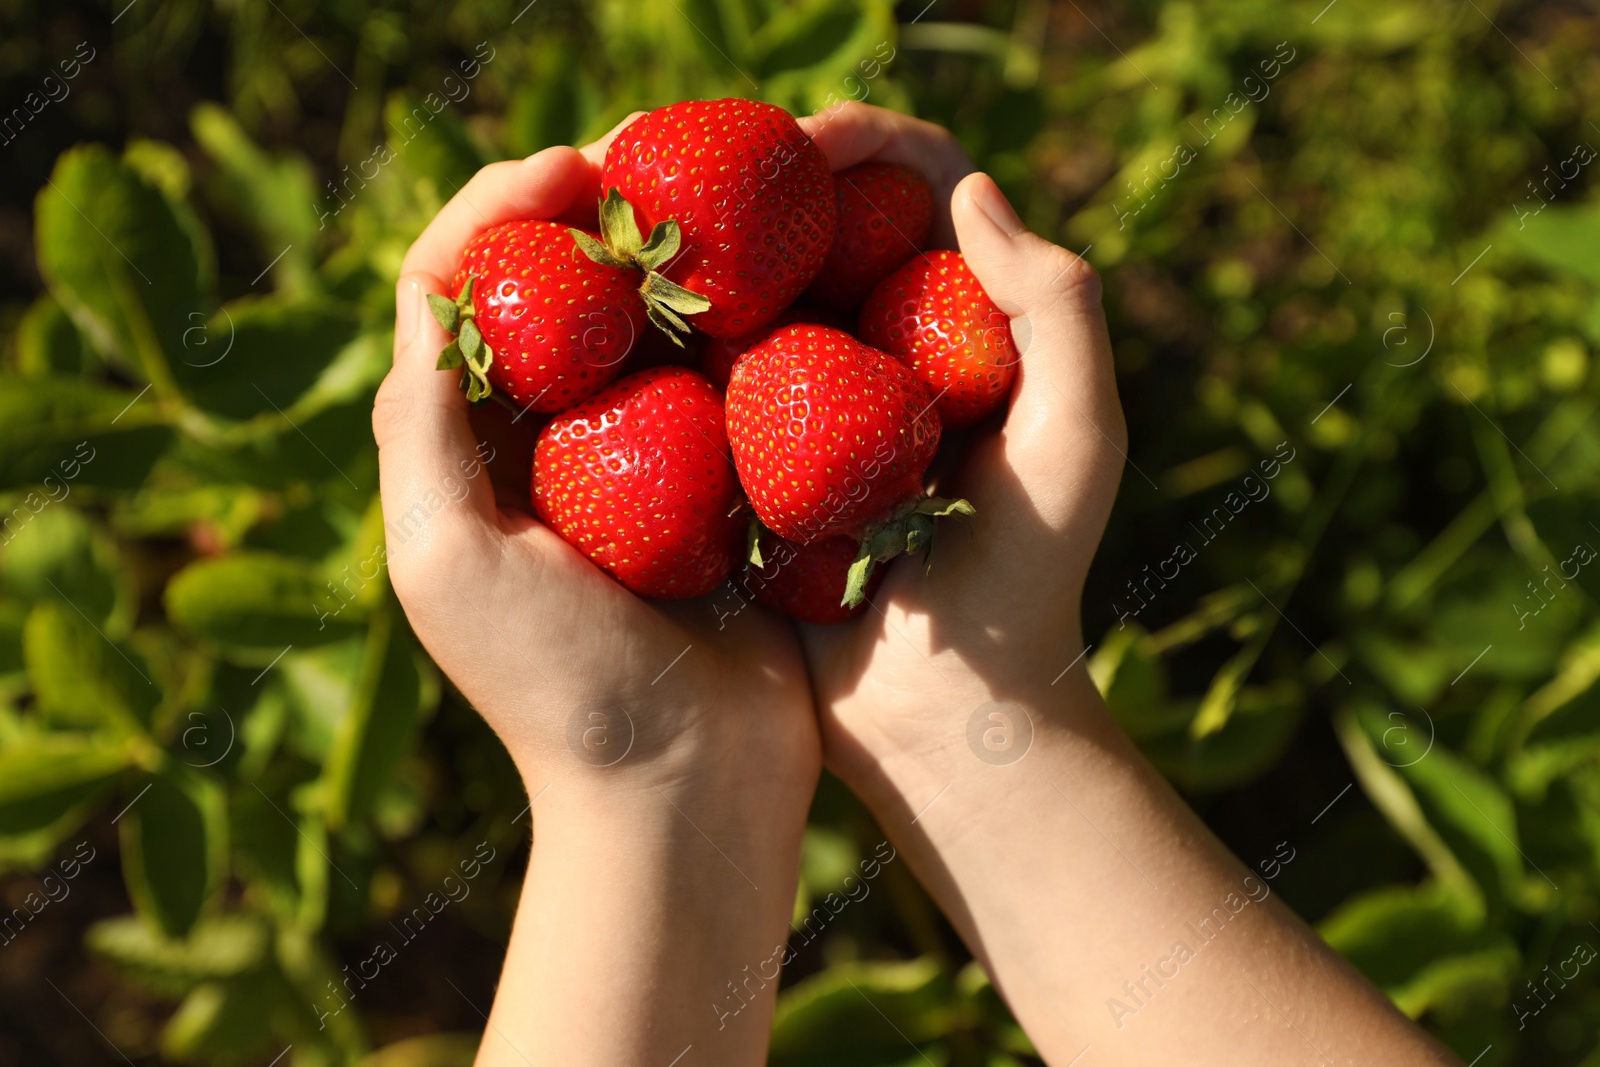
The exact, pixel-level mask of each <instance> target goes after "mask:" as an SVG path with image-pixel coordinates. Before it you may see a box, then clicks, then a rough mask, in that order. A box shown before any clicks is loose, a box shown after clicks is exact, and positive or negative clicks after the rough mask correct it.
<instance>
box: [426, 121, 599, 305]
mask: <svg viewBox="0 0 1600 1067" xmlns="http://www.w3.org/2000/svg"><path fill="white" fill-rule="evenodd" d="M599 187H600V175H599V171H598V169H597V168H596V167H595V166H594V165H593V164H591V163H590V162H589V160H588V159H587V158H585V157H584V156H583V155H582V154H581V153H580V152H578V150H577V149H575V148H568V147H567V146H565V145H561V146H558V147H555V148H546V149H545V150H544V151H542V152H537V153H535V154H534V155H531V156H529V157H528V158H527V159H520V160H508V161H506V162H504V163H491V164H489V165H488V166H487V167H484V168H483V169H482V170H480V171H478V173H477V174H474V175H473V176H472V180H471V181H469V182H467V184H466V185H465V186H463V187H462V188H461V189H460V190H459V191H458V192H457V193H456V194H455V196H453V197H451V198H450V202H449V203H448V204H446V205H445V206H444V208H443V209H442V210H441V211H440V212H439V214H438V215H437V216H435V217H434V220H433V221H432V222H431V223H429V224H428V228H427V229H426V230H424V231H422V236H421V237H418V238H417V240H416V242H415V243H414V244H412V246H411V248H410V249H409V250H408V251H407V252H406V258H405V261H404V262H403V263H402V264H401V267H400V270H401V273H410V272H414V271H426V272H428V273H430V274H433V275H435V276H437V277H439V278H445V279H449V278H451V277H453V276H454V274H455V270H456V264H457V262H458V261H459V260H460V259H461V252H462V250H463V249H465V248H466V246H467V242H468V241H470V240H472V239H473V238H474V237H476V236H477V235H478V234H480V233H482V232H483V231H484V230H486V229H488V228H489V227H490V226H497V225H499V224H500V223H502V222H509V221H511V220H512V219H553V218H557V217H559V216H560V215H562V214H563V213H564V212H566V211H567V210H569V209H571V208H573V207H574V206H575V205H577V204H579V203H580V202H581V201H583V200H584V199H589V200H593V199H595V198H596V196H597V192H598V190H599ZM452 295H453V294H452Z"/></svg>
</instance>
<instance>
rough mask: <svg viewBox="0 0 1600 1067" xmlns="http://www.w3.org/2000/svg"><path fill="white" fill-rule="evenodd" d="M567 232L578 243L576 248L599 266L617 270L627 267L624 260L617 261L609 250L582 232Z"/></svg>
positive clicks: (627, 264)
mask: <svg viewBox="0 0 1600 1067" xmlns="http://www.w3.org/2000/svg"><path fill="white" fill-rule="evenodd" d="M567 232H568V233H570V234H572V239H573V240H574V241H576V242H577V243H578V248H579V249H580V250H581V251H582V252H583V254H584V255H586V256H588V257H589V258H590V259H592V260H594V261H595V262H596V263H598V264H600V265H601V266H603V267H616V268H618V269H619V270H620V269H624V268H626V267H628V266H629V263H628V262H627V261H626V260H623V259H618V258H617V257H616V256H614V255H612V254H611V250H610V249H608V248H607V247H606V246H605V245H603V244H601V243H600V242H599V241H596V240H595V239H594V238H593V237H591V236H589V235H588V234H586V233H584V232H583V231H582V230H568V231H567Z"/></svg>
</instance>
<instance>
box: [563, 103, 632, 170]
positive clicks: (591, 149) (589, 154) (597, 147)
mask: <svg viewBox="0 0 1600 1067" xmlns="http://www.w3.org/2000/svg"><path fill="white" fill-rule="evenodd" d="M643 115H644V112H643V111H635V112H634V113H633V114H631V115H629V116H628V117H627V118H625V119H623V120H622V121H621V122H619V123H617V124H616V125H615V126H613V127H611V131H610V132H609V133H607V134H606V135H605V136H604V137H602V138H600V139H599V140H598V141H595V142H593V143H591V144H586V145H584V146H583V147H582V148H580V149H578V151H579V152H581V153H583V158H584V159H587V160H588V161H589V162H590V163H591V164H592V165H593V166H594V167H596V168H599V167H601V166H603V165H604V164H605V161H606V151H607V150H608V149H610V147H611V142H612V141H615V140H616V139H617V134H619V133H621V132H622V131H623V130H625V129H627V128H628V126H629V125H630V124H631V123H632V122H633V120H634V119H637V118H640V117H641V116H643Z"/></svg>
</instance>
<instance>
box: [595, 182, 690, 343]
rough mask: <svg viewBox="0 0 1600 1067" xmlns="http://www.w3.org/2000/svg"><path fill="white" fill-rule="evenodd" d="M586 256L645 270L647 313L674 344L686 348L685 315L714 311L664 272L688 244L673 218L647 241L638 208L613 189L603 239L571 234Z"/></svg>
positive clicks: (605, 204)
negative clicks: (665, 267) (634, 211)
mask: <svg viewBox="0 0 1600 1067" xmlns="http://www.w3.org/2000/svg"><path fill="white" fill-rule="evenodd" d="M567 232H568V233H570V234H572V239H573V240H574V241H576V242H577V244H578V247H579V248H580V249H582V250H583V254H584V255H586V256H588V257H589V258H590V259H592V260H594V261H595V262H596V263H599V264H602V265H604V266H607V267H617V268H620V269H624V270H628V269H633V270H642V271H644V284H642V285H640V286H639V295H640V296H642V297H644V306H645V311H646V312H647V313H648V314H649V316H650V321H651V322H653V323H655V324H656V326H657V327H659V328H660V329H661V331H662V332H663V333H665V334H666V335H667V336H668V337H670V338H672V343H673V344H675V345H677V346H678V347H679V348H682V347H683V338H682V336H681V335H682V334H687V333H688V332H689V324H688V323H687V322H686V321H684V318H685V316H688V315H698V314H699V313H700V312H702V311H707V310H709V309H710V307H711V301H709V300H707V299H706V298H705V297H703V296H701V295H700V294H699V293H696V292H694V291H692V290H690V289H685V288H684V287H683V286H681V285H679V284H678V283H676V282H672V281H668V280H667V278H666V276H665V275H663V274H661V273H660V268H662V267H664V266H666V265H667V264H668V263H670V262H672V257H673V256H676V255H677V254H678V249H679V248H680V247H682V245H683V233H682V231H681V230H680V229H679V227H678V224H677V223H676V222H674V221H672V220H670V219H669V220H667V221H666V222H658V223H656V225H655V229H653V230H651V231H650V238H649V240H646V239H645V238H644V235H643V234H641V233H640V232H639V224H638V222H636V221H635V220H634V217H633V205H631V204H629V203H628V202H627V201H626V200H624V199H623V198H622V191H621V190H619V189H615V188H613V189H612V190H611V191H610V192H608V193H607V194H606V198H605V200H604V201H602V202H601V204H600V238H601V239H600V240H598V241H597V240H595V239H594V238H593V237H591V236H590V235H589V234H587V233H584V232H583V231H582V230H568V231H567Z"/></svg>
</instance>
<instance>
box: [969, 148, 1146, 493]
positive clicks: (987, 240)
mask: <svg viewBox="0 0 1600 1067" xmlns="http://www.w3.org/2000/svg"><path fill="white" fill-rule="evenodd" d="M952 210H953V216H954V220H955V226H956V233H957V235H958V236H959V237H960V240H961V252H962V255H963V256H965V258H966V261H967V264H968V266H970V267H971V268H972V273H973V274H974V275H975V276H976V277H977V279H978V282H979V283H980V284H981V285H982V286H983V288H984V291H985V292H987V293H988V294H989V297H990V298H991V299H992V300H994V302H995V303H996V304H997V305H999V307H1000V310H1001V311H1003V312H1004V313H1005V314H1006V315H1007V316H1008V317H1009V318H1010V319H1011V333H1012V337H1013V339H1014V340H1015V341H1016V345H1017V350H1018V352H1020V353H1021V356H1022V362H1021V366H1020V367H1019V368H1018V378H1017V384H1016V388H1015V391H1014V393H1013V396H1012V402H1011V410H1010V412H1009V414H1008V415H1007V418H1006V428H1005V439H1006V441H1005V451H1006V456H1007V459H1008V460H1010V461H1011V462H1012V464H1013V466H1014V467H1015V469H1016V470H1017V473H1018V476H1019V477H1020V478H1022V479H1023V480H1024V482H1028V481H1033V480H1037V482H1038V484H1040V485H1042V484H1044V483H1051V484H1055V483H1059V482H1060V481H1061V479H1062V475H1063V473H1067V474H1068V475H1069V476H1072V475H1076V474H1081V473H1082V471H1081V470H1078V469H1075V467H1076V465H1075V464H1074V463H1073V462H1072V460H1073V459H1074V458H1077V457H1083V458H1085V459H1087V460H1090V461H1094V460H1098V461H1099V462H1098V463H1093V462H1092V463H1091V466H1099V467H1109V468H1114V469H1115V470H1117V471H1120V469H1121V463H1122V459H1120V458H1117V459H1115V460H1114V461H1113V460H1112V459H1111V456H1110V455H1109V454H1114V455H1115V456H1116V457H1124V458H1125V456H1126V451H1127V429H1126V425H1125V423H1124V421H1123V416H1122V405H1121V403H1120V401H1119V400H1118V398H1117V383H1116V373H1115V366H1114V364H1113V362H1112V357H1111V337H1110V333H1109V331H1108V330H1107V329H1106V318H1105V312H1104V310H1103V309H1102V307H1101V304H1100V279H1099V276H1098V275H1096V274H1095V271H1094V268H1093V267H1091V266H1089V264H1088V263H1087V262H1086V261H1085V260H1083V259H1082V258H1081V257H1079V256H1077V255H1074V254H1073V253H1072V252H1069V251H1067V250H1066V249H1064V248H1061V247H1059V246H1057V245H1053V244H1051V243H1050V242H1049V241H1046V240H1045V239H1044V238H1042V237H1040V236H1038V235H1037V234H1034V233H1030V232H1029V231H1028V229H1027V228H1026V227H1025V226H1024V225H1023V224H1022V220H1021V219H1020V218H1018V217H1017V214H1016V212H1015V211H1013V210H1012V208H1011V205H1010V203H1008V202H1007V201H1006V198H1005V195H1004V194H1003V193H1001V191H1000V189H999V187H998V186H996V185H995V183H994V180H993V179H992V178H990V177H989V176H988V175H986V174H974V175H972V176H971V177H969V178H967V179H965V180H964V181H962V182H961V184H960V185H959V186H958V187H957V188H956V192H955V196H954V198H953V201H952ZM1064 461H1065V462H1064ZM1114 484H1115V480H1114V479H1113V482H1112V485H1113V486H1114Z"/></svg>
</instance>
